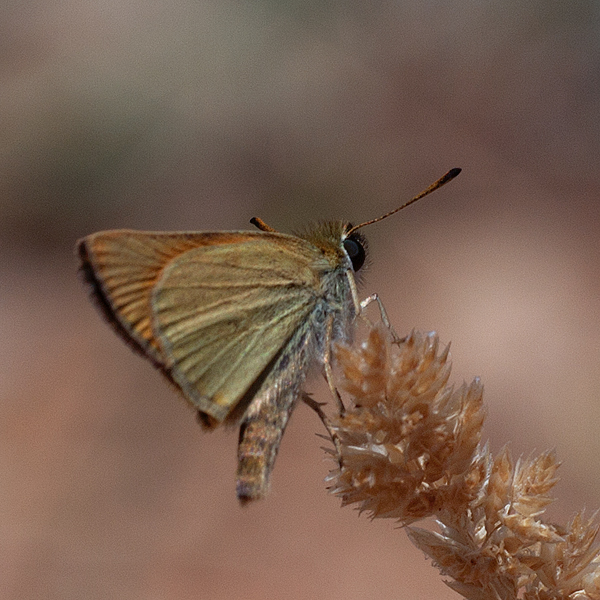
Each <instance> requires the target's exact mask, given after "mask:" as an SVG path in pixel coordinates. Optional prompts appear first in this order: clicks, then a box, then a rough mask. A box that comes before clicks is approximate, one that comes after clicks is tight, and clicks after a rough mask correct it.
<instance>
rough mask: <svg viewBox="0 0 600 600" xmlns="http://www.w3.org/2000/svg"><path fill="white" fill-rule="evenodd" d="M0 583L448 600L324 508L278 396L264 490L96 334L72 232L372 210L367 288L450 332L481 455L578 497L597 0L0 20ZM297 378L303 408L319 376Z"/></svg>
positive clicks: (364, 530) (106, 9)
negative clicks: (541, 459)
mask: <svg viewBox="0 0 600 600" xmlns="http://www.w3.org/2000/svg"><path fill="white" fill-rule="evenodd" d="M0 114H1V115H2V118H1V123H0V255H1V260H0V339H1V340H2V343H1V346H0V354H1V358H0V514H1V518H0V557H1V564H0V589H1V590H2V592H1V593H0V594H1V596H2V598H6V599H9V600H12V599H32V598H48V599H51V600H76V599H77V600H80V599H81V598H85V599H89V600H100V599H102V600H103V599H112V598H127V599H128V600H135V599H140V600H141V599H144V600H147V599H157V600H163V599H164V600H171V599H173V600H180V599H181V600H186V599H188V598H189V599H192V598H203V599H204V598H206V599H217V600H218V599H220V598H244V599H264V598H267V599H270V598H291V599H296V598H307V599H308V598H330V599H342V598H343V599H344V600H347V599H354V598H356V599H374V598H377V599H388V598H390V599H391V598H411V599H415V600H419V599H423V600H424V599H431V598H436V599H446V598H447V599H451V598H456V597H457V595H456V594H454V593H453V592H451V591H450V590H449V589H448V588H446V587H445V585H444V584H443V582H442V579H441V577H439V575H438V573H437V571H436V570H435V569H433V568H432V567H431V565H430V564H429V563H427V562H426V561H425V560H424V559H423V557H422V555H421V553H420V552H418V551H417V550H416V549H415V548H413V547H412V546H411V545H410V543H409V542H407V539H406V536H405V534H404V533H403V532H402V531H400V530H397V529H394V524H393V523H391V522H375V523H370V522H369V521H368V519H366V518H365V517H362V518H358V517H357V514H356V512H355V511H353V510H352V509H350V508H346V509H340V507H339V501H338V500H337V499H335V498H333V497H331V496H329V495H328V493H327V491H326V489H325V485H324V483H323V478H324V477H325V475H326V474H327V472H328V469H329V466H330V465H329V463H327V462H326V461H324V460H323V457H324V455H323V452H322V451H321V450H320V448H319V447H320V445H321V442H320V440H319V439H318V438H316V437H315V433H317V432H319V433H320V432H321V426H320V423H319V422H318V420H317V418H316V417H315V415H314V414H312V413H311V412H310V411H309V410H308V409H307V408H306V407H304V406H299V407H298V410H297V411H296V413H295V414H294V417H293V419H292V422H291V424H290V426H289V428H288V431H287V433H286V436H285V438H284V443H283V446H282V449H281V452H280V456H279V459H278V464H277V467H276V469H275V474H274V479H273V489H272V493H271V495H270V497H269V498H268V500H267V501H265V502H262V503H260V504H258V505H256V506H251V507H249V508H247V509H241V508H240V507H239V506H238V504H237V501H236V499H235V495H234V470H235V447H236V434H235V433H234V432H227V431H225V432H220V431H219V432H216V433H214V434H205V433H203V432H202V431H201V430H200V428H199V427H198V426H197V424H196V423H195V420H194V417H193V415H192V413H191V411H190V410H189V409H188V408H187V406H186V405H185V404H184V402H182V401H180V400H179V399H178V398H177V395H176V394H175V393H174V392H173V390H172V389H171V388H170V387H169V386H167V385H166V384H165V383H164V382H163V380H162V378H161V376H160V375H159V374H158V373H156V372H154V370H153V369H152V368H151V367H150V365H149V364H147V363H146V362H144V361H143V360H142V359H140V358H139V357H137V356H134V355H133V354H132V353H131V352H130V351H129V349H128V348H127V347H126V346H125V345H124V344H123V343H122V342H121V341H120V340H119V339H118V338H117V337H116V336H115V335H114V334H113V332H112V331H111V330H110V329H109V328H108V327H107V326H106V324H104V323H103V322H102V320H101V319H100V318H99V316H98V314H97V313H96V311H95V310H94V308H93V307H92V305H91V304H90V303H89V302H88V299H87V296H86V292H85V291H84V290H83V288H82V285H81V283H80V281H78V279H77V276H76V269H77V264H76V261H75V258H74V256H73V246H74V243H75V240H76V239H77V238H78V237H81V236H83V235H85V234H88V233H91V232H93V231H96V230H100V229H107V228H121V227H131V228H138V229H163V230H175V229H245V228H249V225H248V219H249V218H250V217H252V216H254V215H257V216H260V217H262V218H263V219H265V221H267V222H268V223H269V224H271V225H272V226H274V227H276V228H277V229H280V230H282V231H290V230H293V229H294V228H298V227H300V226H302V224H304V223H305V222H306V221H307V219H308V220H320V219H329V218H342V219H348V220H351V221H353V222H358V221H360V220H365V219H368V218H372V217H374V216H377V215H379V214H381V213H383V212H386V211H387V210H389V209H391V208H393V207H394V206H396V205H397V204H398V203H399V202H401V201H402V200H405V199H407V198H409V197H410V196H411V195H413V194H414V193H416V192H418V191H420V190H421V189H422V188H424V187H425V186H426V185H428V184H429V183H431V182H432V181H433V180H434V179H436V178H437V177H438V176H440V175H442V174H443V173H444V172H445V171H446V170H447V169H448V168H450V167H455V166H460V167H462V168H463V169H464V171H463V174H462V175H461V176H460V177H459V178H458V179H457V180H456V181H454V182H452V183H451V184H450V185H449V186H448V187H446V188H444V189H443V190H442V191H439V192H437V193H436V194H435V196H432V197H430V198H428V199H427V200H425V201H423V202H422V203H420V204H418V205H416V206H413V207H411V208H410V209H408V210H407V211H405V212H403V213H402V214H400V215H397V216H395V217H394V218H393V219H389V220H388V221H385V222H384V223H380V224H378V225H375V226H373V227H371V228H369V229H368V230H366V234H367V236H368V237H369V239H370V248H371V259H372V264H371V267H370V269H369V272H368V274H367V276H366V277H365V285H364V287H363V293H364V295H367V294H369V293H372V292H374V291H377V292H379V293H380V294H381V296H382V298H383V300H384V302H385V304H386V306H387V309H388V311H389V313H390V315H391V318H392V321H393V323H394V324H395V327H396V329H397V330H398V331H399V332H408V331H409V330H410V329H411V328H413V327H416V328H419V329H422V330H431V329H435V330H437V331H438V332H439V334H440V336H441V338H442V340H444V341H445V342H447V341H450V340H452V348H453V357H454V364H455V369H454V375H453V380H454V381H455V382H457V383H460V382H461V381H462V380H463V379H466V380H470V379H471V378H472V377H474V376H481V377H482V379H483V381H484V384H485V389H486V401H487V405H488V411H489V412H488V419H487V422H486V427H485V432H484V435H485V437H486V438H489V440H490V442H491V445H492V448H493V449H494V450H495V451H497V450H498V449H499V448H500V447H502V446H503V445H504V444H505V443H507V442H510V444H511V447H512V449H513V451H514V453H515V454H517V455H518V454H520V453H525V454H528V453H530V452H533V451H538V452H539V451H542V450H545V449H547V448H551V447H555V448H556V449H557V452H558V455H559V457H560V458H561V459H562V460H563V467H562V469H561V473H562V481H561V483H560V484H559V486H558V488H557V494H556V495H557V496H558V497H559V500H558V501H557V502H556V504H555V505H553V506H552V507H551V509H550V514H549V517H550V518H551V519H552V520H555V521H566V520H567V519H568V518H569V516H570V515H571V514H572V513H573V512H574V511H575V510H577V509H578V508H580V507H583V506H587V507H588V508H589V509H596V508H598V507H600V495H599V491H600V482H599V481H598V474H599V472H600V454H599V449H600V448H599V446H600V437H599V436H598V422H599V420H600V374H599V373H600V369H599V367H598V365H599V364H600V341H599V340H600V331H599V327H600V324H599V320H598V315H599V313H600V281H599V277H598V272H599V270H600V257H599V242H598V239H599V234H600V205H599V202H598V196H599V193H600V175H599V173H598V165H599V158H600V8H599V4H598V3H597V2H593V1H584V0H574V1H572V2H550V1H548V0H537V1H532V2H526V3H523V2H515V1H509V2H502V3H499V2H496V3H488V2H483V1H480V2H467V1H464V0H459V1H456V2H441V1H437V2H430V1H427V0H406V1H404V2H381V3H365V2H362V1H358V0H356V1H352V0H348V1H346V2H337V1H331V2H311V1H307V2H300V1H298V0H289V1H285V0H283V1H281V2H272V1H267V0H263V1H262V2H261V1H257V2H253V3H249V2H235V1H231V0H218V1H208V0H196V1H192V0H181V1H179V2H173V1H169V0H153V1H151V2H141V1H139V0H125V1H122V0H119V1H118V2H117V1H100V2H98V1H97V0H94V1H93V2H92V1H89V0H65V1H63V2H58V1H53V0H41V1H38V2H29V3H19V2H11V1H9V2H6V3H4V4H3V6H2V7H0ZM308 389H310V390H312V391H316V397H317V399H320V400H326V399H327V394H326V392H325V390H324V389H323V387H322V386H321V383H320V382H318V381H315V382H313V383H311V384H310V385H309V386H308Z"/></svg>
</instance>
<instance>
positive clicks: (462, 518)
mask: <svg viewBox="0 0 600 600" xmlns="http://www.w3.org/2000/svg"><path fill="white" fill-rule="evenodd" d="M335 354H336V359H337V364H338V366H339V369H340V371H341V374H340V378H339V379H340V380H339V386H340V389H341V390H343V391H344V392H345V393H346V394H348V395H350V396H351V398H352V406H351V408H350V409H349V410H347V411H346V412H345V414H343V415H338V416H336V417H334V418H333V419H332V420H331V423H330V431H331V433H332V435H333V437H334V439H335V440H336V444H335V446H336V449H335V450H330V452H331V453H333V454H334V455H335V458H336V460H337V462H338V465H339V466H338V468H336V469H335V470H334V471H332V472H331V474H330V475H329V477H328V483H329V485H330V489H331V491H332V493H334V494H336V495H337V496H339V497H340V498H341V500H342V504H343V505H349V504H353V505H355V506H357V508H358V509H359V510H360V511H361V512H362V511H365V512H367V514H369V515H370V516H371V517H372V518H393V519H397V520H398V521H399V523H400V524H402V525H405V526H409V525H410V524H412V523H414V522H415V521H417V520H420V519H424V518H427V517H434V518H435V519H436V523H437V526H438V531H428V530H424V529H420V528H415V527H410V526H409V527H408V534H409V536H410V539H411V540H412V542H413V543H414V544H415V545H416V546H417V547H418V548H420V549H421V550H422V551H423V552H425V554H426V555H427V556H429V557H430V558H431V559H432V561H433V562H434V564H435V565H436V566H437V567H438V568H439V569H440V571H441V573H442V575H444V576H445V577H446V578H448V580H447V581H446V583H447V585H449V586H450V587H451V588H452V589H454V590H455V591H456V592H458V593H459V594H460V595H462V596H463V597H464V598H468V599H469V600H489V599H502V600H511V599H515V600H516V599H523V600H534V599H536V600H550V599H553V600H555V599H559V598H560V599H562V598H564V599H566V598H569V599H573V600H575V599H578V600H583V599H590V600H600V554H599V547H598V545H597V544H595V538H596V534H597V532H598V525H597V524H595V522H594V521H595V519H594V516H592V517H591V518H587V517H585V516H584V514H583V512H580V513H578V514H576V515H575V516H574V517H573V518H572V519H571V521H570V522H569V523H568V524H567V526H566V527H559V526H557V525H552V524H549V523H546V522H544V521H543V520H542V518H541V517H542V515H543V513H544V510H545V508H546V506H547V505H548V504H549V503H550V502H552V498H551V497H550V495H549V493H550V491H551V489H552V487H553V486H554V484H555V483H556V481H557V476H556V471H557V468H558V463H557V460H556V457H555V455H554V453H553V452H546V453H544V454H541V455H540V456H532V457H529V458H526V459H519V460H517V461H515V460H513V458H512V457H511V455H510V452H509V451H508V449H506V448H505V449H504V450H502V451H501V452H500V454H499V455H498V456H496V457H493V456H492V455H491V453H490V451H489V449H488V448H487V446H482V445H481V443H480V441H481V427H482V424H483V419H484V408H483V402H482V395H483V387H482V384H481V383H480V381H479V380H478V379H476V380H474V381H473V382H472V383H471V384H470V385H469V386H467V385H465V384H463V385H462V386H460V387H458V388H456V389H455V388H454V387H452V386H448V384H447V382H448V378H449V376H450V370H451V363H450V360H449V353H448V348H445V349H443V350H440V349H439V342H438V338H437V336H436V335H435V334H433V333H430V334H421V333H416V332H413V333H412V334H411V335H410V336H408V337H407V338H406V339H404V340H403V341H401V342H400V343H398V344H395V343H392V340H391V336H390V333H389V331H388V330H387V329H386V328H385V327H383V326H381V325H376V326H368V330H367V332H366V335H365V336H364V339H362V341H356V342H355V343H354V344H353V345H351V346H348V345H338V346H337V348H336V352H335Z"/></svg>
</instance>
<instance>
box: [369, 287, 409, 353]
mask: <svg viewBox="0 0 600 600" xmlns="http://www.w3.org/2000/svg"><path fill="white" fill-rule="evenodd" d="M373 302H377V306H378V307H379V314H380V315H381V321H382V323H383V324H384V325H385V326H386V328H387V329H388V330H389V332H390V333H391V335H392V343H393V344H400V343H401V342H403V341H404V340H405V339H406V337H403V338H401V337H400V336H399V335H398V334H397V333H396V332H395V331H394V328H393V327H392V324H391V322H390V319H389V317H388V315H387V311H386V310H385V306H384V305H383V302H382V301H381V298H380V297H379V295H378V294H371V295H370V296H369V297H368V298H365V299H364V300H362V301H361V302H360V314H361V315H362V314H363V313H364V311H365V310H366V309H367V307H368V306H369V304H371V303H373Z"/></svg>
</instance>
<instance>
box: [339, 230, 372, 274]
mask: <svg viewBox="0 0 600 600" xmlns="http://www.w3.org/2000/svg"><path fill="white" fill-rule="evenodd" d="M361 237H362V236H361ZM361 237H359V236H358V235H353V234H351V235H350V236H348V237H347V238H346V239H345V240H344V250H345V251H346V252H347V253H348V256H349V258H350V260H351V261H352V268H353V269H354V272H356V271H358V270H359V269H360V268H361V267H362V266H363V265H364V264H365V258H366V257H367V253H366V252H365V247H364V245H363V240H362V239H361Z"/></svg>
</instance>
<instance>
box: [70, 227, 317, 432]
mask: <svg viewBox="0 0 600 600" xmlns="http://www.w3.org/2000/svg"><path fill="white" fill-rule="evenodd" d="M290 237H291V236H286V235H284V234H273V233H263V232H218V233H213V232H211V233H193V234H192V233H190V234H154V233H144V232H130V231H113V232H105V233H101V234H95V235H94V236H90V237H89V238H86V239H85V240H83V241H82V242H81V244H80V254H81V255H82V259H83V263H84V269H85V270H86V272H87V271H89V273H87V275H88V279H92V276H93V280H92V283H93V284H94V287H95V294H96V296H97V297H98V299H99V300H100V303H101V305H103V308H104V311H105V312H106V313H107V314H108V316H109V318H110V319H111V321H113V323H115V325H117V329H119V330H120V333H122V334H124V335H125V336H126V337H129V338H130V341H133V342H134V343H135V345H136V346H138V348H140V349H142V350H143V351H145V352H147V353H148V354H149V355H150V357H151V358H152V359H153V361H154V362H155V363H156V364H157V365H158V366H160V367H161V369H162V370H163V372H165V374H166V375H167V376H168V377H169V379H171V380H172V381H174V382H175V383H176V384H177V385H178V386H179V387H180V388H181V390H182V391H183V393H184V395H185V396H186V397H187V398H188V400H189V401H190V402H191V403H192V404H193V405H194V406H195V407H196V408H198V409H199V410H200V411H202V412H204V413H207V414H209V415H210V416H211V417H213V418H214V419H216V420H217V421H219V422H221V421H223V420H225V419H226V418H227V415H228V414H229V413H230V412H231V411H232V410H233V409H234V407H235V406H236V404H237V403H238V402H239V400H240V398H242V396H243V395H244V394H245V393H246V392H247V390H248V389H249V388H250V387H251V386H252V384H253V383H254V382H255V381H256V380H257V378H259V377H260V376H261V374H263V371H264V370H265V369H267V368H268V366H269V364H270V363H271V361H272V360H273V359H274V357H275V356H276V355H277V354H278V353H279V352H282V351H284V350H285V346H286V342H287V341H288V340H289V339H290V338H291V336H292V335H293V333H294V331H296V330H297V328H298V327H299V326H300V325H301V324H302V323H303V322H304V321H306V317H307V315H309V314H310V312H311V311H312V310H313V309H314V306H315V304H316V302H317V301H318V297H319V294H320V288H319V286H320V277H319V272H320V271H322V270H324V269H326V268H327V266H328V265H327V263H326V261H324V259H323V256H322V254H321V252H319V251H318V250H317V249H316V248H315V246H314V245H312V244H310V243H308V242H306V241H304V240H300V239H298V238H292V240H293V242H292V243H291V242H290V239H289V238H290ZM282 238H283V240H282ZM282 241H284V242H285V243H281V242H282ZM233 244H235V250H236V251H235V252H231V247H230V246H231V245H233ZM290 246H291V247H290ZM86 264H87V268H86Z"/></svg>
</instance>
